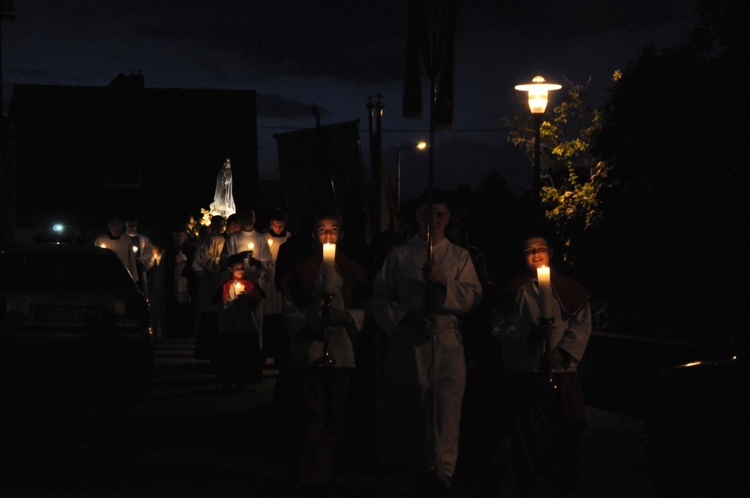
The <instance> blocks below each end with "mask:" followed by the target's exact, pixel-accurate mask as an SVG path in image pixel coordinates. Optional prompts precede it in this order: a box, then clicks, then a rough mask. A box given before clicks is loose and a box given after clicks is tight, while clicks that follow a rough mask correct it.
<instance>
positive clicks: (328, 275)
mask: <svg viewBox="0 0 750 498" xmlns="http://www.w3.org/2000/svg"><path fill="white" fill-rule="evenodd" d="M335 264H336V244H329V243H327V242H326V243H325V244H323V292H325V293H326V294H334V293H335V292H336V289H334V288H333V286H334V275H335V272H336V268H335Z"/></svg>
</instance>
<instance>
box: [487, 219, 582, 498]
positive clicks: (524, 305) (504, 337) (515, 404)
mask: <svg viewBox="0 0 750 498" xmlns="http://www.w3.org/2000/svg"><path fill="white" fill-rule="evenodd" d="M520 238H521V241H522V243H521V248H522V254H523V258H524V262H525V271H524V272H523V273H522V274H521V275H519V276H518V277H516V278H514V279H512V280H510V281H509V282H508V283H507V286H506V290H507V294H506V300H505V303H500V302H499V303H498V306H497V308H496V309H495V311H494V317H493V323H494V325H493V334H494V335H495V337H496V338H497V339H498V341H499V343H500V345H501V349H502V352H503V363H504V365H505V369H506V374H507V377H506V383H505V386H506V388H507V392H506V395H507V397H506V399H507V402H508V410H507V413H506V414H507V416H508V418H507V430H508V434H509V436H510V441H511V448H512V454H513V461H514V468H515V472H516V478H517V481H518V487H519V490H520V491H521V496H522V497H524V498H548V497H556V496H561V495H563V494H565V493H569V492H575V491H578V490H580V488H581V486H582V478H581V473H580V464H579V458H578V457H579V451H580V446H581V438H582V433H583V431H584V430H585V428H586V416H585V415H586V414H585V403H584V397H583V389H582V386H581V378H580V374H579V371H578V365H579V364H580V363H581V360H583V357H584V354H585V353H586V347H587V345H588V342H589V337H590V335H591V309H590V306H589V298H590V292H589V290H588V289H586V288H585V287H584V286H583V285H581V284H580V283H578V282H576V281H575V280H573V279H572V278H570V277H567V276H565V275H563V274H562V273H560V272H559V271H557V270H556V269H555V268H553V266H552V264H551V262H552V255H553V248H552V245H551V243H550V241H551V240H552V238H551V237H550V236H548V235H547V234H546V233H545V231H544V230H542V229H538V228H532V229H530V230H528V231H526V232H525V233H523V234H522V236H521V237H520Z"/></svg>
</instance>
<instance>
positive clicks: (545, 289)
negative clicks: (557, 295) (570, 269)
mask: <svg viewBox="0 0 750 498" xmlns="http://www.w3.org/2000/svg"><path fill="white" fill-rule="evenodd" d="M536 278H537V280H538V281H539V308H540V309H541V312H542V318H547V319H551V318H552V284H551V283H550V269H549V267H548V266H540V267H539V268H537V269H536Z"/></svg>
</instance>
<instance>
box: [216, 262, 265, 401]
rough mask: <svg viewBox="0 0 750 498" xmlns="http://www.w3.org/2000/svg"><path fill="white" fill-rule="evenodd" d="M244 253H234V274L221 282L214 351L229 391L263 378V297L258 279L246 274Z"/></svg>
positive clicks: (230, 266) (232, 268)
mask: <svg viewBox="0 0 750 498" xmlns="http://www.w3.org/2000/svg"><path fill="white" fill-rule="evenodd" d="M244 260H245V258H244V255H243V254H233V255H232V256H230V257H229V259H228V261H227V264H228V269H229V273H230V274H231V276H230V278H228V279H227V280H225V281H224V283H223V284H222V286H221V306H219V317H218V336H217V341H216V348H215V351H214V355H213V358H212V360H213V365H214V366H215V370H216V374H217V376H218V377H219V380H220V381H221V383H222V386H223V387H224V390H225V391H230V390H237V391H241V390H242V389H243V388H244V386H245V384H259V383H260V382H262V381H263V368H262V363H261V361H260V356H261V350H260V347H259V344H258V340H257V335H258V334H259V333H260V324H259V323H258V322H257V320H256V316H257V315H256V313H255V310H256V309H257V307H258V305H259V304H260V302H261V301H262V300H263V297H264V296H263V291H262V289H261V288H260V286H259V285H257V283H255V282H253V281H252V280H249V279H247V278H245V261H244Z"/></svg>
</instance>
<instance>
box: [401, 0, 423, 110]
mask: <svg viewBox="0 0 750 498" xmlns="http://www.w3.org/2000/svg"><path fill="white" fill-rule="evenodd" d="M423 3H424V2H421V1H417V0H412V1H410V2H409V35H408V36H409V38H408V40H407V44H406V73H405V77H404V100H403V111H402V115H403V117H404V118H405V119H421V118H422V78H421V75H422V60H421V54H420V49H419V47H420V42H419V40H420V38H421V33H422V32H423V31H424V29H423V28H422V26H421V25H422V24H424V23H425V18H424V15H422V14H421V10H422V8H423V7H424V5H423Z"/></svg>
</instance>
